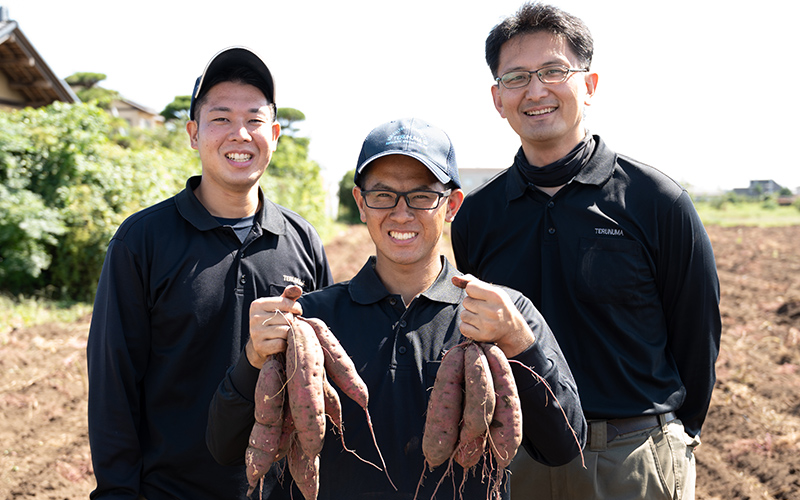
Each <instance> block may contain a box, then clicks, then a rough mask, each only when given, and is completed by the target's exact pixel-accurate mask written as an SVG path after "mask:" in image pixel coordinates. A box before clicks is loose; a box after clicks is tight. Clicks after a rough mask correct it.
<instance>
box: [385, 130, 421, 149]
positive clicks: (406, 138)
mask: <svg viewBox="0 0 800 500" xmlns="http://www.w3.org/2000/svg"><path fill="white" fill-rule="evenodd" d="M405 143H415V144H420V145H422V146H423V147H426V148H427V147H428V141H427V139H425V138H424V137H420V136H418V135H415V134H414V133H412V132H411V131H408V130H407V129H405V128H402V129H400V130H398V131H397V132H394V133H393V134H392V135H390V136H389V137H388V138H387V139H386V145H387V146H391V145H394V144H405Z"/></svg>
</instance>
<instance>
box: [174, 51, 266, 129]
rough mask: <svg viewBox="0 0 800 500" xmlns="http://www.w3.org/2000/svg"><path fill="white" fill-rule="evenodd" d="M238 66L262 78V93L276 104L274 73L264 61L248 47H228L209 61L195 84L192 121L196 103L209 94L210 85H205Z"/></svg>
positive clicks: (190, 112)
mask: <svg viewBox="0 0 800 500" xmlns="http://www.w3.org/2000/svg"><path fill="white" fill-rule="evenodd" d="M236 66H246V67H248V68H250V69H251V70H252V71H253V72H255V73H256V74H257V75H258V76H259V77H261V79H262V80H263V86H261V87H260V89H261V91H262V92H264V95H265V96H266V97H267V100H268V101H269V102H270V104H273V105H274V104H275V81H274V80H273V79H272V73H270V71H269V68H267V65H266V63H265V62H264V60H263V59H261V57H260V56H259V55H258V54H256V53H255V52H253V51H252V50H251V49H249V48H247V47H242V46H236V47H228V48H227V49H222V50H221V51H219V52H217V53H216V55H214V57H212V58H211V60H210V61H208V64H206V69H205V70H203V74H202V75H200V76H199V77H198V78H197V80H196V81H195V83H194V91H193V92H192V104H191V106H190V107H189V117H190V118H191V119H192V120H194V119H195V116H194V103H195V102H196V101H197V100H198V99H200V98H201V97H202V96H203V95H204V94H205V93H206V92H208V85H205V84H206V83H208V82H209V81H213V80H215V79H216V77H217V76H218V75H219V74H223V73H227V72H229V71H231V69H232V68H233V67H236Z"/></svg>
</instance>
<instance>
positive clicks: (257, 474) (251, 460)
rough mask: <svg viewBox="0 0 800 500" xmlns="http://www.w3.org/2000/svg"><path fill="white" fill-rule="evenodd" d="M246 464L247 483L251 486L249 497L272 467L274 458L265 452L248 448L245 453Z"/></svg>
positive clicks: (252, 447) (248, 492)
mask: <svg viewBox="0 0 800 500" xmlns="http://www.w3.org/2000/svg"><path fill="white" fill-rule="evenodd" d="M244 463H245V466H246V469H247V483H248V484H249V485H250V487H249V488H248V489H247V496H248V497H249V496H250V495H251V494H252V493H253V491H254V490H255V489H256V487H257V486H258V482H259V480H261V478H262V477H264V474H266V473H267V471H268V470H269V468H270V467H271V466H272V457H271V456H270V454H269V453H267V452H265V451H263V450H260V449H258V448H256V447H254V446H248V447H247V450H245V452H244Z"/></svg>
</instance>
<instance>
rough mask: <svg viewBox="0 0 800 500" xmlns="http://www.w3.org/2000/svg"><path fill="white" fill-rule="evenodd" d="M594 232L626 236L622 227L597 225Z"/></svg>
mask: <svg viewBox="0 0 800 500" xmlns="http://www.w3.org/2000/svg"><path fill="white" fill-rule="evenodd" d="M594 234H596V235H603V236H625V233H624V232H623V231H622V229H613V228H610V227H596V228H594Z"/></svg>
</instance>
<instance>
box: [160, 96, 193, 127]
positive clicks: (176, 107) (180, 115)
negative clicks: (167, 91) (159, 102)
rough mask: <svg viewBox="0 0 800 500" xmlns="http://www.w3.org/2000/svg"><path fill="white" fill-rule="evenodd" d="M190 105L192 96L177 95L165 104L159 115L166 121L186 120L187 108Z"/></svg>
mask: <svg viewBox="0 0 800 500" xmlns="http://www.w3.org/2000/svg"><path fill="white" fill-rule="evenodd" d="M191 105H192V96H190V95H178V96H175V99H173V100H172V102H171V103H169V104H167V106H166V107H165V108H164V110H163V111H161V116H163V117H164V119H165V120H167V121H187V120H189V118H190V117H189V109H190V108H191Z"/></svg>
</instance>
